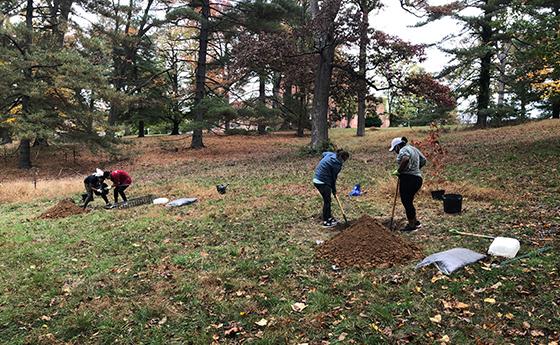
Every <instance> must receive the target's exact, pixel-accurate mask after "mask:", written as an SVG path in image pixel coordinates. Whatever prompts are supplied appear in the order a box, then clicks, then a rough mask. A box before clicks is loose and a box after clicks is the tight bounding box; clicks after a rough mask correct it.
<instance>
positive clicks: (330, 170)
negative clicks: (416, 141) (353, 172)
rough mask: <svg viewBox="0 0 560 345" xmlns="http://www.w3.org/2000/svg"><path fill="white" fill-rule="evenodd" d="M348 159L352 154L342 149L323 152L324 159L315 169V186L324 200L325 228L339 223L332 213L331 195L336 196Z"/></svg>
mask: <svg viewBox="0 0 560 345" xmlns="http://www.w3.org/2000/svg"><path fill="white" fill-rule="evenodd" d="M348 158H350V154H349V153H348V152H347V151H344V150H342V149H340V150H337V151H336V152H323V158H322V159H321V161H320V162H319V164H318V165H317V167H316V168H315V176H314V177H313V184H314V185H315V188H317V190H319V193H320V194H321V197H322V198H323V227H324V228H332V227H334V226H336V224H337V223H338V221H337V220H336V219H335V218H333V216H332V213H331V201H332V199H331V193H332V194H333V195H335V196H336V179H337V178H338V173H339V172H340V170H341V169H342V165H343V164H344V162H346V161H347V160H348Z"/></svg>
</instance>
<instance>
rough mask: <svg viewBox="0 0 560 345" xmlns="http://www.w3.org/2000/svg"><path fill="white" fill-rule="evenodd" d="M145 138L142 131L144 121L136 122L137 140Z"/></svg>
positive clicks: (143, 130)
mask: <svg viewBox="0 0 560 345" xmlns="http://www.w3.org/2000/svg"><path fill="white" fill-rule="evenodd" d="M144 136H145V129H144V121H143V120H140V121H138V138H144Z"/></svg>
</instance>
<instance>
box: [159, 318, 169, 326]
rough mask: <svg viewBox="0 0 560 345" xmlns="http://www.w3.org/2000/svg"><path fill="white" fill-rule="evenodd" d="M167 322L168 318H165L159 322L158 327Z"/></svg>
mask: <svg viewBox="0 0 560 345" xmlns="http://www.w3.org/2000/svg"><path fill="white" fill-rule="evenodd" d="M166 322H167V316H164V317H163V318H162V319H161V320H159V322H158V325H160V326H161V325H163V324H165V323H166Z"/></svg>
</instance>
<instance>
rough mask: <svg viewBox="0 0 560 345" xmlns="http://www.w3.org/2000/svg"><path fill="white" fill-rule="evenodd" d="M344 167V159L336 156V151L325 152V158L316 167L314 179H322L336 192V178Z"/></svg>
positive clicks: (321, 180)
mask: <svg viewBox="0 0 560 345" xmlns="http://www.w3.org/2000/svg"><path fill="white" fill-rule="evenodd" d="M341 169H342V161H341V160H339V159H338V158H337V157H336V153H335V152H323V158H322V159H321V161H320V162H319V164H317V167H316V168H315V176H313V181H314V182H315V183H317V181H320V182H322V183H324V184H326V185H328V186H329V187H331V188H332V191H333V193H334V194H336V178H337V177H338V173H339V172H340V170H341Z"/></svg>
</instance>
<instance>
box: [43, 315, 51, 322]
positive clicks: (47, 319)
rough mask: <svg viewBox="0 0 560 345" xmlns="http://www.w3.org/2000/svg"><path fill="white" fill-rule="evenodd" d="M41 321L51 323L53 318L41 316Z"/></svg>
mask: <svg viewBox="0 0 560 345" xmlns="http://www.w3.org/2000/svg"><path fill="white" fill-rule="evenodd" d="M41 320H43V321H51V317H50V316H47V315H43V316H41Z"/></svg>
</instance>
